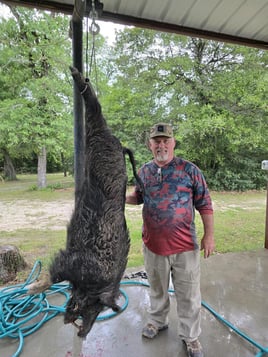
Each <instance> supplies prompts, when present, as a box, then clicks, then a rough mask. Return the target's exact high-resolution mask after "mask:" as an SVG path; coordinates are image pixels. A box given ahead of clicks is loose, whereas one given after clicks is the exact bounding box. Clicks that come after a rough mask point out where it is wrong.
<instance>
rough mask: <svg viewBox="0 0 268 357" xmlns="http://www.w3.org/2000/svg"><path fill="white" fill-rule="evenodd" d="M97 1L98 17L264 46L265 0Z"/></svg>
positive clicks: (67, 1) (64, 5)
mask: <svg viewBox="0 0 268 357" xmlns="http://www.w3.org/2000/svg"><path fill="white" fill-rule="evenodd" d="M84 1H86V0H84ZM3 2H4V3H6V4H16V5H23V6H32V7H36V8H42V9H49V10H55V11H61V12H63V13H69V14H72V13H73V9H74V0H39V1H35V0H10V1H9V0H4V1H3ZM78 2H80V3H81V2H83V1H82V0H78ZM101 3H102V4H103V11H102V15H101V16H100V17H99V19H100V20H104V21H106V20H107V21H112V22H114V23H121V24H125V25H134V26H138V27H147V28H152V29H155V30H161V31H168V32H174V33H180V34H185V35H189V36H193V37H202V38H208V39H214V40H217V41H224V42H230V43H236V44H242V45H247V46H252V47H258V48H263V49H268V0H102V1H101ZM91 4H92V0H88V4H87V6H88V7H89V6H91ZM98 4H100V2H99V1H96V5H98ZM96 7H97V6H96Z"/></svg>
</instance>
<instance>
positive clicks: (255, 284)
mask: <svg viewBox="0 0 268 357" xmlns="http://www.w3.org/2000/svg"><path fill="white" fill-rule="evenodd" d="M201 268H202V274H201V277H202V278H201V286H202V298H203V301H204V302H206V303H207V304H208V305H209V306H211V307H212V308H213V309H214V310H216V311H217V313H219V314H220V315H221V316H222V317H223V318H225V319H226V320H228V321H229V322H230V323H232V324H233V325H235V327H237V328H238V329H239V330H241V331H242V332H243V333H245V334H246V335H248V336H249V337H250V338H251V339H253V340H254V341H256V342H257V343H258V344H259V345H262V346H264V347H267V348H268V338H267V326H268V315H267V311H268V299H267V293H268V278H267V271H268V250H265V249H262V250H258V251H252V252H242V253H228V254H222V255H214V256H212V257H211V258H209V259H207V260H204V259H203V258H202V259H201ZM142 269H143V268H141V269H140V270H142ZM137 270H138V269H134V270H133V269H132V271H137ZM135 281H137V279H135ZM140 281H141V282H146V280H142V279H140ZM122 289H123V290H124V291H125V292H126V294H127V296H128V299H129V305H128V307H127V308H126V310H124V311H123V312H122V313H121V314H120V315H118V316H116V317H114V318H112V319H108V320H104V321H99V322H96V323H95V324H94V326H93V328H92V331H91V332H90V333H89V335H88V336H87V338H86V339H80V338H78V337H77V335H76V334H77V329H76V328H75V327H73V326H72V325H64V324H63V316H62V315H58V316H57V317H55V318H54V319H52V320H50V321H48V322H47V323H46V324H45V325H44V326H43V327H42V328H41V329H39V330H38V331H36V332H35V333H34V334H32V335H30V336H28V337H26V338H25V343H24V347H23V351H22V353H21V354H20V356H21V357H26V356H27V357H35V356H40V357H42V356H44V357H45V356H50V357H113V356H114V357H120V356H122V357H123V356H124V357H125V356H127V357H137V356H139V357H151V356H156V357H157V356H159V357H160V356H161V357H163V356H165V357H175V356H180V357H184V356H186V352H185V349H184V346H183V344H182V343H181V341H180V340H179V339H178V338H177V323H176V304H175V299H173V297H172V293H171V311H170V315H169V316H170V324H169V329H168V330H165V331H163V332H161V333H160V334H159V336H158V337H157V338H156V339H154V340H146V339H143V338H142V337H141V329H142V327H143V324H144V323H145V321H146V309H147V307H148V306H149V295H148V294H149V290H148V288H147V287H144V286H139V285H122ZM55 303H56V302H55ZM200 341H201V343H202V345H203V347H204V351H205V356H206V357H215V356H217V357H241V356H243V357H251V356H256V355H257V354H258V353H259V352H260V350H259V349H258V348H256V347H255V346H254V345H252V344H250V343H249V342H248V341H247V340H245V339H243V338H241V337H240V336H238V335H237V334H235V333H234V332H233V331H232V330H231V329H229V328H228V327H226V326H225V325H224V324H222V322H220V321H219V320H218V319H216V318H215V317H214V316H213V315H212V314H211V313H210V312H209V311H208V310H207V309H206V308H205V307H202V335H201V336H200ZM17 347H18V341H17V340H15V339H14V340H13V339H2V340H0V350H1V356H3V357H11V356H13V354H14V353H15V352H16V350H17Z"/></svg>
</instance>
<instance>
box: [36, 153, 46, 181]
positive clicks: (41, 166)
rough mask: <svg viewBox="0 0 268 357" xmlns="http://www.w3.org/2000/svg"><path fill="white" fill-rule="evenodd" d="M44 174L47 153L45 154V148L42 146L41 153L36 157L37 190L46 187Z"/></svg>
mask: <svg viewBox="0 0 268 357" xmlns="http://www.w3.org/2000/svg"><path fill="white" fill-rule="evenodd" d="M46 173H47V152H46V147H45V146H43V147H42V149H41V152H40V153H39V155H38V169H37V179H38V188H45V187H47V182H46Z"/></svg>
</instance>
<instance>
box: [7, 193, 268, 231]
mask: <svg viewBox="0 0 268 357" xmlns="http://www.w3.org/2000/svg"><path fill="white" fill-rule="evenodd" d="M213 204H214V209H216V210H221V211H226V210H235V209H237V208H242V209H246V210H247V209H251V210H252V209H259V208H260V207H259V206H260V205H263V206H264V205H265V195H263V198H259V199H256V198H255V199H253V200H249V201H247V202H243V201H241V202H237V204H233V203H232V204H230V203H225V202H224V200H223V201H221V202H217V201H214V202H213ZM73 207H74V201H73V200H72V199H70V200H57V201H50V202H45V201H41V200H33V201H30V200H17V201H0V231H6V232H12V231H15V230H17V229H31V228H34V229H46V230H49V229H51V230H62V229H65V228H66V225H67V223H68V221H69V219H70V217H71V214H72V211H73ZM141 209H142V207H141V206H129V205H127V206H126V212H127V213H131V212H134V211H135V213H137V212H140V211H141Z"/></svg>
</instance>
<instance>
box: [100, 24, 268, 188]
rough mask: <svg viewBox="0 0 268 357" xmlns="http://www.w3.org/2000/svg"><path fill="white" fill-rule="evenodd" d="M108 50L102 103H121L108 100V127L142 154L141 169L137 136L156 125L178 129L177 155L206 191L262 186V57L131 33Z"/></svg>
mask: <svg viewBox="0 0 268 357" xmlns="http://www.w3.org/2000/svg"><path fill="white" fill-rule="evenodd" d="M114 51H115V55H114V57H115V66H116V68H117V71H115V73H116V76H115V78H114V82H113V83H112V88H113V89H112V91H111V92H112V93H113V94H111V97H110V98H109V96H108V98H109V99H111V98H113V97H112V96H113V95H116V97H117V98H119V103H120V105H118V104H115V103H116V102H115V100H114V99H112V100H109V99H107V101H109V103H110V104H109V111H110V112H111V113H113V115H112V116H113V117H114V118H116V122H115V120H113V123H112V125H115V124H116V123H118V125H120V126H121V127H122V128H123V130H124V137H125V138H126V139H127V140H128V143H130V144H131V145H133V146H134V148H135V151H136V152H139V153H142V154H141V155H139V156H138V159H139V163H140V164H141V163H142V162H143V161H145V160H147V159H148V158H149V157H150V156H149V155H150V154H149V153H148V152H145V150H144V135H143V134H142V133H143V132H144V131H147V130H148V127H149V126H150V125H151V124H152V123H154V122H156V121H162V120H163V121H167V122H170V123H172V124H173V126H174V127H175V129H177V130H176V138H177V141H178V147H179V154H180V155H181V156H184V157H186V158H188V159H190V160H192V161H193V162H195V163H196V164H197V165H199V166H200V167H201V168H202V170H203V171H204V172H205V174H206V176H207V179H208V182H209V184H210V186H211V187H212V188H216V189H249V188H259V187H262V186H263V185H264V176H263V173H262V172H261V170H260V161H261V160H263V159H265V155H267V146H266V145H265V142H264V135H263V133H264V131H265V130H266V132H267V123H268V121H267V104H266V103H267V88H268V87H267V74H266V72H265V67H266V65H267V52H264V51H260V50H256V49H250V48H245V47H238V46H232V45H226V44H222V43H218V42H214V41H207V40H201V39H194V38H189V37H182V36H178V35H173V34H167V33H161V32H155V31H150V30H144V29H138V28H133V29H132V28H126V29H125V30H123V31H120V32H118V33H117V41H116V46H115V50H114ZM115 93H117V94H115ZM117 103H118V102H117ZM107 106H108V105H107ZM142 148H143V149H142Z"/></svg>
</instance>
